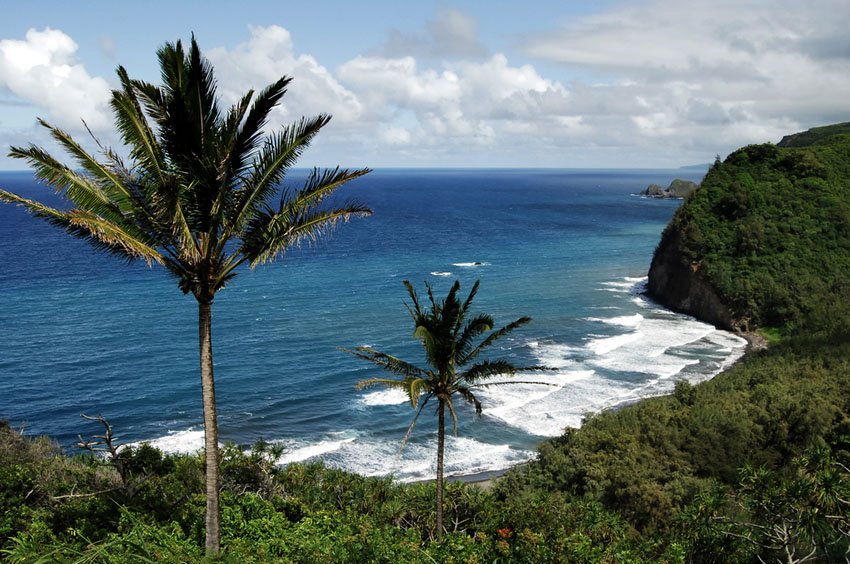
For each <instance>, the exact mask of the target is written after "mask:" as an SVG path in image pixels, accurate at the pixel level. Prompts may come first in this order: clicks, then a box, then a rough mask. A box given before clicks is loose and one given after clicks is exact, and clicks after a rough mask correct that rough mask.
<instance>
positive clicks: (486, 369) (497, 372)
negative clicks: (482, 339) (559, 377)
mask: <svg viewBox="0 0 850 564" xmlns="http://www.w3.org/2000/svg"><path fill="white" fill-rule="evenodd" d="M541 370H551V368H547V367H545V366H514V365H513V364H512V363H510V362H508V361H507V360H485V361H483V362H479V363H476V364H474V365H473V366H471V367H469V368H468V369H466V370H464V371H463V372H461V373H460V374H459V375H458V376H457V382H465V383H466V384H469V385H475V384H479V383H480V382H482V381H483V380H487V379H488V378H493V377H494V376H513V375H514V374H517V373H519V372H535V371H541Z"/></svg>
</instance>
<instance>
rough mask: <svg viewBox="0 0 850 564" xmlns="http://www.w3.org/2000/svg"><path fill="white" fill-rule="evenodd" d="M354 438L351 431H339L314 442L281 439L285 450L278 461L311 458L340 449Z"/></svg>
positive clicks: (283, 462)
mask: <svg viewBox="0 0 850 564" xmlns="http://www.w3.org/2000/svg"><path fill="white" fill-rule="evenodd" d="M356 440H357V437H356V436H355V435H354V433H353V432H352V431H341V432H339V433H332V436H331V437H329V438H326V439H324V440H320V441H318V442H315V443H305V442H304V441H282V444H283V447H284V449H285V450H284V453H283V456H281V457H280V458H279V459H278V463H280V464H289V463H291V462H303V461H305V460H309V459H311V458H317V457H320V456H324V455H328V454H330V453H333V452H336V451H338V450H340V449H341V448H343V447H345V445H350V444H352V443H354V442H355V441H356Z"/></svg>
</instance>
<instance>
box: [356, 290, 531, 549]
mask: <svg viewBox="0 0 850 564" xmlns="http://www.w3.org/2000/svg"><path fill="white" fill-rule="evenodd" d="M478 285H479V284H478V281H476V282H475V284H474V285H473V286H472V290H470V291H469V296H467V298H466V300H464V302H463V303H461V301H460V299H459V298H458V295H457V293H458V292H459V291H460V282H459V281H455V283H454V284H452V287H451V289H450V290H449V293H448V295H446V297H445V299H444V300H443V301H442V302H440V303H437V301H436V300H435V299H434V294H433V293H432V292H431V286H429V285H428V284H427V283H426V284H425V288H426V290H427V293H428V300H429V301H430V302H431V307H430V308H427V307H426V308H423V307H422V304H421V303H420V302H419V296H417V295H416V290H414V289H413V286H412V285H411V284H410V282H409V281H407V280H405V281H404V286H405V287H406V288H407V293H408V295H409V296H410V301H411V302H412V304H413V307H411V306H410V305H407V304H406V305H407V310H408V312H410V317H411V319H412V320H413V328H414V329H413V336H414V337H416V338H417V339H419V341H420V342H421V343H422V348H423V349H424V352H425V358H426V359H427V361H428V364H429V368H427V369H426V368H420V367H418V366H415V365H413V364H410V363H409V362H406V361H404V360H401V359H400V358H396V357H394V356H392V355H389V354H386V353H382V352H379V351H376V350H374V349H372V348H371V347H358V348H356V349H354V350H352V351H348V352H351V353H352V354H354V355H355V356H357V357H358V358H362V359H363V360H367V361H369V362H371V363H373V364H375V365H377V366H380V367H381V368H383V369H384V370H385V371H387V372H390V373H391V374H395V375H397V376H399V377H400V378H398V379H393V378H370V379H368V380H363V381H362V382H360V383H359V384H358V387H360V388H366V387H369V386H375V385H382V386H387V387H389V388H394V389H398V390H401V391H403V392H404V393H406V394H407V395H408V398H409V399H410V405H411V407H413V408H414V409H416V407H417V406H418V407H419V409H417V410H416V416H415V417H414V418H413V422H412V423H411V424H410V427H409V428H408V430H407V434H406V435H405V437H404V440H403V441H402V446H403V445H404V442H406V441H407V438H408V437H409V436H410V433H411V432H412V431H413V427H414V426H415V425H416V421H417V420H418V419H419V415H420V414H421V413H422V410H423V409H425V406H427V405H428V402H430V401H431V400H432V399H436V400H437V485H436V488H437V500H436V502H437V505H436V510H435V511H436V522H435V529H436V538H437V541H440V540H442V538H443V455H444V452H445V448H446V410H448V412H449V414H450V415H451V417H452V428H453V429H454V432H455V433H457V413H456V411H455V407H454V403H453V401H452V399H453V398H454V397H456V396H459V397H460V398H461V399H462V400H463V401H465V402H467V403H469V404H471V405H472V406H473V407H475V412H476V413H477V414H478V415H481V402H480V401H478V398H476V397H475V392H476V390H478V389H481V388H485V387H492V386H501V385H505V384H511V383H516V381H511V380H506V381H494V380H493V378H494V377H504V376H513V375H515V374H516V373H517V372H519V371H523V372H525V371H529V370H539V369H540V367H538V366H523V367H517V366H514V365H513V364H511V363H510V362H508V361H506V360H496V361H490V360H482V361H478V362H474V361H475V360H477V359H478V357H479V356H480V355H481V353H482V352H483V351H484V350H485V349H486V348H487V347H489V346H490V345H492V344H493V343H495V342H496V341H497V340H498V339H500V338H502V337H504V336H505V335H507V334H509V333H510V332H511V331H513V330H514V329H517V328H518V327H522V326H523V325H525V324H526V323H529V322H530V321H531V318H530V317H521V318H519V319H517V320H516V321H513V322H511V323H509V324H507V325H505V326H504V327H502V328H501V329H497V330H493V318H492V317H490V316H489V315H487V314H485V313H480V314H478V315H475V316H470V315H469V308H470V307H471V306H472V300H473V299H474V298H475V294H476V293H478ZM488 331H492V332H491V333H490V334H489V335H487V336H486V337H483V336H484V334H485V333H487V332H488ZM482 337H483V338H482ZM473 362H474V364H470V363H473ZM468 365H469V366H468Z"/></svg>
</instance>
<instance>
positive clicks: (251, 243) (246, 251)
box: [234, 204, 371, 268]
mask: <svg viewBox="0 0 850 564" xmlns="http://www.w3.org/2000/svg"><path fill="white" fill-rule="evenodd" d="M370 213H371V210H370V209H369V208H367V207H365V206H361V205H358V204H350V205H348V206H345V207H342V208H337V209H333V210H321V211H313V212H306V213H299V214H297V215H295V216H292V215H288V214H281V213H272V214H269V213H264V214H258V215H256V216H254V218H253V219H252V220H251V222H250V223H249V224H248V226H247V228H246V231H245V235H244V236H243V239H242V244H241V246H240V248H239V253H241V254H242V255H244V256H245V257H246V258H247V260H248V261H249V262H250V264H251V267H252V268H253V267H255V266H257V265H258V264H265V263H267V262H271V261H273V260H274V259H275V257H277V256H278V255H283V254H285V253H286V250H287V249H288V248H289V247H292V246H294V245H299V244H301V243H302V242H304V241H315V240H316V239H317V238H318V237H319V236H321V235H323V234H324V233H327V232H329V231H331V230H333V228H334V227H336V225H337V224H338V223H339V222H340V221H342V222H347V221H348V220H349V219H350V218H351V217H352V216H356V217H366V216H368V215H369V214H370ZM234 267H235V265H234Z"/></svg>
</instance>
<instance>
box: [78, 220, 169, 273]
mask: <svg viewBox="0 0 850 564" xmlns="http://www.w3.org/2000/svg"><path fill="white" fill-rule="evenodd" d="M67 216H68V219H69V221H70V224H71V225H72V226H74V227H78V228H81V229H83V230H85V231H86V232H88V233H89V234H90V236H91V237H92V238H93V239H95V240H96V241H97V242H99V243H101V244H102V245H103V246H104V247H105V248H107V249H109V250H111V251H113V252H115V253H117V254H123V255H126V256H127V257H128V258H139V259H143V260H144V261H145V262H146V263H147V265H148V266H150V265H151V263H152V262H156V263H158V264H162V262H163V261H162V255H161V254H160V252H159V251H157V250H156V249H155V248H153V247H151V246H150V245H148V244H147V243H145V242H144V241H143V240H141V239H140V238H139V237H137V236H136V235H134V234H133V233H131V232H130V230H128V229H126V228H125V227H122V226H120V225H116V224H115V223H112V222H110V221H107V220H105V219H104V218H102V217H99V216H97V215H95V214H92V213H90V212H88V211H85V210H79V209H74V210H71V211H69V212H68V213H67ZM95 246H99V245H95Z"/></svg>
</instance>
